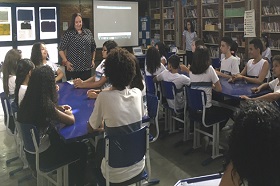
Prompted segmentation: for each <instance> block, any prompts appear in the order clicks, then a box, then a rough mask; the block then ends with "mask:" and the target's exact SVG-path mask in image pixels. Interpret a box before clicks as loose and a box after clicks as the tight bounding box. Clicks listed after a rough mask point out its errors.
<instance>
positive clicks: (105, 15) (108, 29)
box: [93, 0, 138, 48]
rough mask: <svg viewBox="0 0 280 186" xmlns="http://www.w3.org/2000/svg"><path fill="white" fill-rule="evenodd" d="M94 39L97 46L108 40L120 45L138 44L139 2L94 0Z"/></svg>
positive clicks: (99, 46)
mask: <svg viewBox="0 0 280 186" xmlns="http://www.w3.org/2000/svg"><path fill="white" fill-rule="evenodd" d="M93 6H94V13H93V21H94V26H93V29H94V39H95V42H96V45H97V48H101V47H102V45H103V43H104V42H105V41H107V40H115V41H116V42H117V43H118V45H119V46H138V2H128V1H95V0H94V1H93Z"/></svg>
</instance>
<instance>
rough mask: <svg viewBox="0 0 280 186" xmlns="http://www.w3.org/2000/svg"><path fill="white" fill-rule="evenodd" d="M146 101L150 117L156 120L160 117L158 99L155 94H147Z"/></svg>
mask: <svg viewBox="0 0 280 186" xmlns="http://www.w3.org/2000/svg"><path fill="white" fill-rule="evenodd" d="M146 99H147V107H148V115H149V117H150V118H156V117H157V115H158V102H159V101H158V97H157V96H156V95H154V94H149V93H147V95H146Z"/></svg>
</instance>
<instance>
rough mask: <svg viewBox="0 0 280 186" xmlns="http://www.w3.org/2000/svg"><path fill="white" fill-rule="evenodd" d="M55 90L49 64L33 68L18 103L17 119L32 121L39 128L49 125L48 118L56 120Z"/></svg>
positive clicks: (26, 121) (24, 121)
mask: <svg viewBox="0 0 280 186" xmlns="http://www.w3.org/2000/svg"><path fill="white" fill-rule="evenodd" d="M56 103H57V92H56V88H55V78H54V75H53V71H52V69H51V68H50V67H49V66H40V67H37V68H35V69H34V70H33V72H32V76H31V77H30V79H29V82H28V88H27V90H26V93H25V96H24V98H23V100H22V102H21V104H20V107H19V111H18V120H19V121H20V122H23V123H32V124H34V125H36V126H37V127H38V129H39V130H44V129H46V128H47V127H48V126H49V125H50V120H56V119H57V117H58V116H57V114H56V111H55V106H56Z"/></svg>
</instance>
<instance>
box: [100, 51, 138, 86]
mask: <svg viewBox="0 0 280 186" xmlns="http://www.w3.org/2000/svg"><path fill="white" fill-rule="evenodd" d="M104 72H105V75H106V77H107V78H109V83H111V84H112V86H113V87H115V88H116V89H118V90H123V89H125V87H126V86H128V85H130V83H131V81H132V79H133V78H134V76H135V74H136V70H135V57H134V56H133V55H132V54H131V53H129V52H128V51H127V50H126V49H123V48H118V47H117V48H114V49H112V50H111V51H110V53H109V54H108V56H107V58H106V61H105V69H104Z"/></svg>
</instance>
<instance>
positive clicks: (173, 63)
mask: <svg viewBox="0 0 280 186" xmlns="http://www.w3.org/2000/svg"><path fill="white" fill-rule="evenodd" d="M179 64H180V57H179V56H177V55H175V54H174V55H172V56H170V57H169V59H168V70H164V71H163V72H161V73H160V74H159V75H157V76H155V77H154V82H157V81H168V82H173V83H174V84H175V86H176V89H182V88H183V86H184V85H190V83H191V81H190V78H189V77H187V76H185V75H183V74H179V73H178V71H179ZM175 102H176V103H175V104H176V108H175V109H176V110H179V109H182V108H184V105H185V97H184V95H183V91H180V92H177V94H176V96H175ZM167 103H168V105H169V107H171V108H173V109H174V102H173V101H172V100H167Z"/></svg>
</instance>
